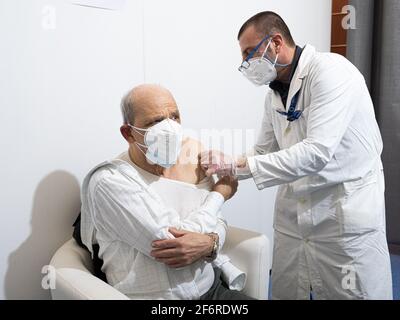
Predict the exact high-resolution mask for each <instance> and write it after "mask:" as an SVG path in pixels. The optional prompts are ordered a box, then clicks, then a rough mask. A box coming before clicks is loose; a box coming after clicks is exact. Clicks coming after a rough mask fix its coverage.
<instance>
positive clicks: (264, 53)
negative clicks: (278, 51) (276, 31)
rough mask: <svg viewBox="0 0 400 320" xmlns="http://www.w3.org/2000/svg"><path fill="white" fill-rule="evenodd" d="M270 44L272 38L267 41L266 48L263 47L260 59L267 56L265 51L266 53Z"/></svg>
mask: <svg viewBox="0 0 400 320" xmlns="http://www.w3.org/2000/svg"><path fill="white" fill-rule="evenodd" d="M271 42H272V38H271V39H269V41H268V44H267V46H266V47H265V49H264V52H263V54H262V56H261V58H264V56H265V55H266V54H267V51H268V48H269V46H270V45H271Z"/></svg>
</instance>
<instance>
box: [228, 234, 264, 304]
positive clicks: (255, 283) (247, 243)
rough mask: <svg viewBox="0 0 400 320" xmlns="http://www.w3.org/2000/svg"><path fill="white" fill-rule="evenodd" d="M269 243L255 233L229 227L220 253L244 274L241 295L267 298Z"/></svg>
mask: <svg viewBox="0 0 400 320" xmlns="http://www.w3.org/2000/svg"><path fill="white" fill-rule="evenodd" d="M269 250H270V248H269V241H268V238H267V237H266V236H265V235H262V234H260V233H257V232H253V231H249V230H244V229H240V228H235V227H229V228H228V232H227V235H226V240H225V244H224V247H223V248H222V252H223V253H225V254H226V255H228V256H229V258H230V259H231V261H232V263H233V264H234V265H235V266H236V267H238V268H239V269H240V270H242V271H243V272H245V273H246V275H247V281H246V286H245V288H244V289H243V293H245V294H247V295H248V296H251V297H253V298H256V299H261V300H265V299H267V297H268V283H269V269H270V255H269Z"/></svg>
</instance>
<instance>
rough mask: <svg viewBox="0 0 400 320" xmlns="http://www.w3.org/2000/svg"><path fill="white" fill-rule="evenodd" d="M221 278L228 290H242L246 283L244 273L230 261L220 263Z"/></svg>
mask: <svg viewBox="0 0 400 320" xmlns="http://www.w3.org/2000/svg"><path fill="white" fill-rule="evenodd" d="M220 268H221V270H222V279H223V280H224V281H225V283H226V284H228V286H229V289H230V290H236V291H242V290H243V289H244V287H245V285H246V274H245V273H244V272H243V271H241V270H239V269H238V268H237V267H235V266H234V265H233V264H232V263H231V262H230V261H229V262H226V263H224V264H223V265H221V267H220Z"/></svg>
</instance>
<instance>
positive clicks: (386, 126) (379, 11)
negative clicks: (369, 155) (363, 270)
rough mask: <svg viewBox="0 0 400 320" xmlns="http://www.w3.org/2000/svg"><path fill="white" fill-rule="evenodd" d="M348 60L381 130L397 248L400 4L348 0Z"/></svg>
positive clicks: (399, 221) (389, 211) (394, 0)
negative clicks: (351, 19)
mask: <svg viewBox="0 0 400 320" xmlns="http://www.w3.org/2000/svg"><path fill="white" fill-rule="evenodd" d="M349 4H350V5H352V6H354V7H355V9H356V29H352V30H348V39H347V58H348V59H349V60H350V61H352V62H353V63H354V64H355V65H356V66H357V67H358V68H359V69H360V71H361V72H362V73H363V74H364V76H365V79H366V81H367V84H368V86H369V89H370V92H371V96H372V99H373V101H374V104H375V111H376V115H377V119H378V123H379V126H380V129H381V133H382V137H383V141H384V152H383V164H384V168H385V178H386V224H387V232H388V240H389V243H392V244H397V245H400V18H399V17H400V1H399V0H350V3H349Z"/></svg>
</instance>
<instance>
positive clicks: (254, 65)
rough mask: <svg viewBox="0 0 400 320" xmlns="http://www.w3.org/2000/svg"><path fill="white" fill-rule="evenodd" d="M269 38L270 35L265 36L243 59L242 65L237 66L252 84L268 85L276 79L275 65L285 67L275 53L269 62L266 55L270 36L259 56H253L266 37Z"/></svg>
mask: <svg viewBox="0 0 400 320" xmlns="http://www.w3.org/2000/svg"><path fill="white" fill-rule="evenodd" d="M269 38H271V37H270V36H267V37H265V38H264V39H263V40H262V41H261V42H260V43H259V44H258V45H257V47H255V48H254V49H253V50H252V52H251V53H250V54H249V56H248V57H247V58H246V60H245V61H243V63H242V65H241V66H240V67H239V71H240V72H241V73H242V74H243V75H244V76H245V77H246V78H247V79H248V80H249V81H250V82H251V83H253V84H254V85H256V86H262V85H268V84H270V83H271V82H272V81H274V80H275V79H276V77H277V76H278V73H277V71H276V66H279V67H286V66H288V65H287V64H285V65H283V64H279V63H277V61H278V56H279V54H277V55H276V58H275V61H274V62H271V61H270V60H269V58H268V56H267V51H268V48H269V46H270V45H271V42H272V38H271V39H270V40H269V42H268V45H267V46H266V48H265V50H264V52H263V54H262V56H261V57H256V58H253V56H254V54H255V53H256V52H257V51H258V50H259V48H260V47H261V45H262V44H263V43H264V41H266V40H267V39H269Z"/></svg>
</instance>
